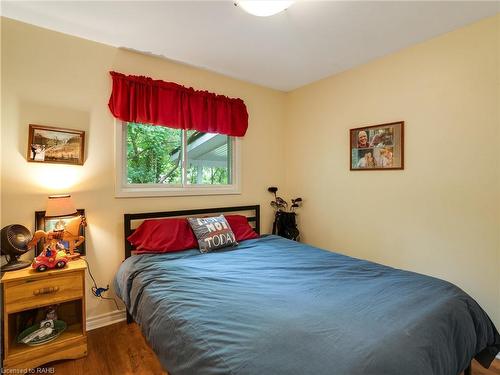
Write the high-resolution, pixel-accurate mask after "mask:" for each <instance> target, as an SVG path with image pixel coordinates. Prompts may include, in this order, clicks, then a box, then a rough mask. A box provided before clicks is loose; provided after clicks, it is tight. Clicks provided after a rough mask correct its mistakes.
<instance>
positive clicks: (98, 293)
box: [82, 258, 120, 310]
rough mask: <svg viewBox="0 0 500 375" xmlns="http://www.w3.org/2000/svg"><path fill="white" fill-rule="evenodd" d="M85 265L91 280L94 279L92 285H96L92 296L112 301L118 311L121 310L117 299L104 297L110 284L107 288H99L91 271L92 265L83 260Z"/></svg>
mask: <svg viewBox="0 0 500 375" xmlns="http://www.w3.org/2000/svg"><path fill="white" fill-rule="evenodd" d="M82 259H83V260H84V261H85V263H87V271H89V275H90V278H91V279H92V283H93V284H94V286H93V287H92V289H91V290H92V294H93V295H94V296H95V297H98V298H101V299H107V300H110V301H113V302H114V303H115V305H116V309H117V310H120V307H119V306H118V303H117V302H116V299H114V298H110V297H104V296H103V295H102V294H103V293H104V292H107V291H108V290H109V284H108V285H107V286H106V288H102V287H101V288H99V287H98V286H97V283H96V281H95V279H94V276H93V275H92V271H90V264H89V262H87V259H85V258H82Z"/></svg>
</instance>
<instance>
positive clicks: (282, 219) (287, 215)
mask: <svg viewBox="0 0 500 375" xmlns="http://www.w3.org/2000/svg"><path fill="white" fill-rule="evenodd" d="M273 234H277V235H278V236H281V237H285V238H288V239H289V240H294V241H298V240H299V236H300V232H299V229H298V228H297V221H296V218H295V212H284V211H276V215H275V217H274V223H273Z"/></svg>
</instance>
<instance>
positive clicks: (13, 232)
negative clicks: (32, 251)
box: [0, 224, 31, 272]
mask: <svg viewBox="0 0 500 375" xmlns="http://www.w3.org/2000/svg"><path fill="white" fill-rule="evenodd" d="M0 237H1V242H0V246H1V247H0V251H1V254H2V255H5V256H6V258H7V263H6V264H4V265H2V266H1V267H0V271H1V272H6V271H14V270H18V269H21V268H25V267H28V266H29V265H30V264H31V263H30V262H22V261H20V260H18V258H19V257H20V256H21V255H23V254H24V253H25V252H27V251H28V242H29V241H30V240H31V232H30V231H29V229H28V228H26V227H25V226H22V225H19V224H12V225H7V226H6V227H4V228H2V231H1V234H0Z"/></svg>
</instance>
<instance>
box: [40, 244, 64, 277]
mask: <svg viewBox="0 0 500 375" xmlns="http://www.w3.org/2000/svg"><path fill="white" fill-rule="evenodd" d="M68 261H69V259H68V257H67V256H66V251H65V250H64V247H62V249H61V245H60V244H59V243H58V242H57V240H51V241H50V243H49V245H48V246H47V247H45V249H44V250H43V251H42V253H41V254H40V255H39V256H37V257H36V258H35V259H33V263H32V264H31V267H33V268H34V269H36V270H37V271H39V272H43V271H45V270H47V269H49V268H64V266H65V265H66V263H68Z"/></svg>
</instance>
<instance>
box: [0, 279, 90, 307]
mask: <svg viewBox="0 0 500 375" xmlns="http://www.w3.org/2000/svg"><path fill="white" fill-rule="evenodd" d="M4 288H5V289H4V292H5V294H4V298H5V299H4V303H5V310H6V312H8V313H10V312H13V311H20V310H25V309H30V308H34V307H38V306H41V305H48V304H54V303H58V302H61V301H67V300H70V299H72V298H79V297H82V295H83V273H81V272H71V273H69V274H68V273H64V274H61V275H51V276H49V277H46V278H43V279H28V280H20V281H13V282H9V283H5V284H4Z"/></svg>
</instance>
